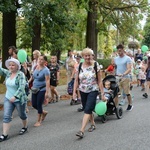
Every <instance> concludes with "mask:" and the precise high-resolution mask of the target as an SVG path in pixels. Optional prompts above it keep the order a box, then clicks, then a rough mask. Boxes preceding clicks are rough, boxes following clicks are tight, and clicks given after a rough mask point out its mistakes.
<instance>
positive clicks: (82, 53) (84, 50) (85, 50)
mask: <svg viewBox="0 0 150 150" xmlns="http://www.w3.org/2000/svg"><path fill="white" fill-rule="evenodd" d="M85 54H89V55H94V52H93V50H92V49H90V48H88V47H87V48H85V49H83V51H82V52H81V55H82V56H84V55H85Z"/></svg>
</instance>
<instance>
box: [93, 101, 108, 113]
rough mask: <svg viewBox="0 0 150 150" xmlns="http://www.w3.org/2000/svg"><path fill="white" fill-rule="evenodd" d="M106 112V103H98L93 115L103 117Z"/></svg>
mask: <svg viewBox="0 0 150 150" xmlns="http://www.w3.org/2000/svg"><path fill="white" fill-rule="evenodd" d="M106 110H107V106H106V102H103V101H100V102H99V103H97V104H96V106H95V113H96V114H97V115H100V116H102V115H104V114H105V113H106Z"/></svg>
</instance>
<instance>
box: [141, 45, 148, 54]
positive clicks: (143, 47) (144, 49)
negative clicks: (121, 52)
mask: <svg viewBox="0 0 150 150" xmlns="http://www.w3.org/2000/svg"><path fill="white" fill-rule="evenodd" d="M141 50H142V52H143V53H144V52H147V51H148V47H147V46H146V45H143V46H142V47H141Z"/></svg>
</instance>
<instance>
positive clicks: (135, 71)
mask: <svg viewBox="0 0 150 150" xmlns="http://www.w3.org/2000/svg"><path fill="white" fill-rule="evenodd" d="M8 49H9V50H8V53H9V58H8V59H7V60H6V62H5V66H6V68H7V69H4V68H2V67H0V75H1V76H4V77H5V85H6V94H5V99H4V116H3V133H2V135H1V136H0V142H2V141H5V140H7V139H8V133H9V129H10V122H11V120H12V115H13V111H14V109H15V108H16V110H17V111H18V114H19V117H20V118H21V120H22V123H23V127H22V128H21V130H20V131H19V134H20V135H22V134H24V133H26V132H27V130H28V118H27V112H28V108H27V101H28V94H29V89H30V91H31V92H32V96H31V102H32V107H33V108H34V109H36V110H37V120H36V122H35V124H34V126H35V127H39V126H41V125H42V122H43V121H44V119H45V117H46V115H47V114H48V111H46V110H44V109H43V104H44V103H45V104H48V103H53V102H58V99H59V93H58V92H59V91H57V90H56V87H57V85H58V83H59V80H60V68H59V64H58V63H57V56H55V55H52V56H51V58H50V62H49V61H48V60H47V57H46V56H45V55H41V53H40V51H39V50H34V51H33V61H32V62H29V61H28V60H26V62H25V63H22V64H21V63H20V62H19V61H18V59H17V49H16V48H15V47H14V46H10V47H9V48H8ZM144 57H145V56H144V55H143V54H142V53H141V51H140V50H138V52H137V53H136V54H135V55H133V53H131V52H130V51H125V49H124V46H123V45H121V44H120V45H118V46H117V53H116V56H115V57H114V58H112V61H111V64H110V66H108V68H107V69H105V70H104V71H105V73H106V75H109V74H111V75H114V76H116V79H117V82H118V85H119V89H120V91H119V93H118V94H117V95H116V96H115V98H114V102H115V105H116V107H117V106H118V105H124V102H125V98H126V97H127V100H128V106H127V109H126V110H127V111H131V110H132V109H133V100H132V94H131V90H132V87H133V84H132V81H133V76H134V75H135V76H136V80H137V86H139V87H141V90H142V91H145V93H143V97H145V98H148V90H149V87H150V57H148V55H147V57H145V58H146V59H145V58H144ZM29 68H31V69H29ZM66 73H67V84H68V83H69V82H70V81H71V80H72V79H74V88H73V95H72V98H73V100H74V101H78V102H79V103H77V102H76V104H81V106H82V107H81V108H79V111H84V115H83V119H82V125H81V128H80V130H79V131H78V132H77V133H76V136H78V137H80V138H83V137H84V131H85V129H86V126H87V124H88V122H89V120H90V123H91V126H90V127H89V129H88V131H89V132H92V131H94V130H95V129H96V125H95V122H94V116H93V111H94V108H95V105H96V100H97V97H98V95H99V93H100V94H101V95H100V97H101V100H103V101H108V99H109V95H108V94H107V93H108V92H111V88H110V82H109V81H107V82H105V85H103V82H102V74H101V67H100V64H98V62H97V61H95V60H94V52H93V50H92V49H90V48H85V49H83V50H82V53H81V54H80V55H79V54H77V55H76V56H74V54H73V51H69V52H68V57H67V59H66ZM106 92H107V93H106ZM119 95H122V100H121V101H120V102H119V100H118V97H119Z"/></svg>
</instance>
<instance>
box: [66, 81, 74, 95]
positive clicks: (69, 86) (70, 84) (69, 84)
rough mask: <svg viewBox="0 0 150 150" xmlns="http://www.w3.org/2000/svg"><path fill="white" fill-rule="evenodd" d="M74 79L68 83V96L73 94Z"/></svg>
mask: <svg viewBox="0 0 150 150" xmlns="http://www.w3.org/2000/svg"><path fill="white" fill-rule="evenodd" d="M73 86H74V78H73V79H72V80H71V81H70V82H69V83H68V89H67V92H68V94H69V95H72V94H73Z"/></svg>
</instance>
